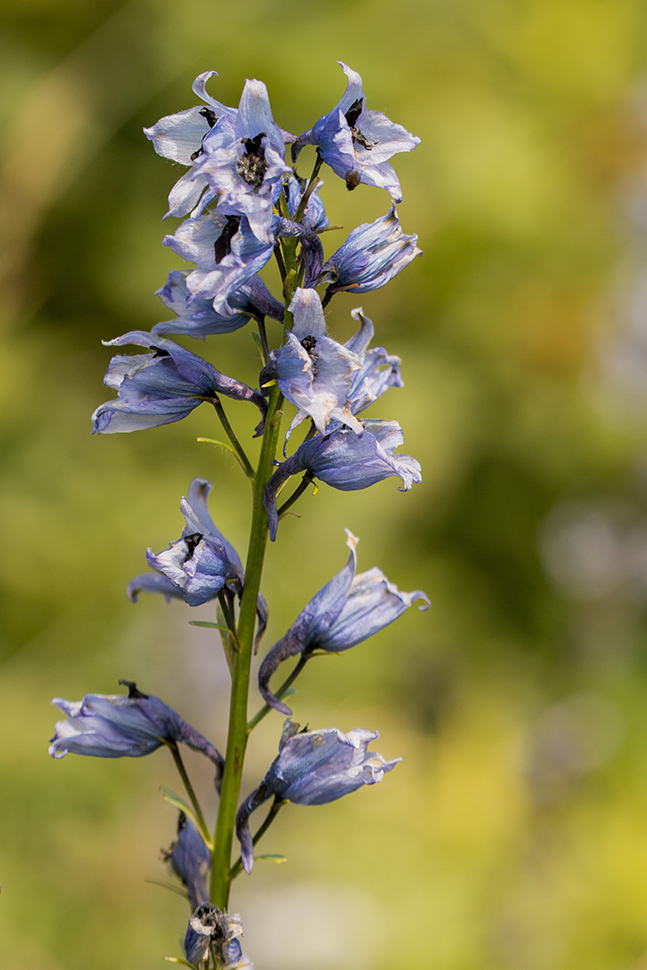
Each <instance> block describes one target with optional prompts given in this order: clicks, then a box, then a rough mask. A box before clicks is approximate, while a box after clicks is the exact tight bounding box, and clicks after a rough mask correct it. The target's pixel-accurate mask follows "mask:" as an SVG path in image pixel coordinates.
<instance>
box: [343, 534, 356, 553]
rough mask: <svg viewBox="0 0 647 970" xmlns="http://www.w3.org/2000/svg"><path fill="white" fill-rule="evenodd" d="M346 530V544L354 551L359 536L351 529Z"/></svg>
mask: <svg viewBox="0 0 647 970" xmlns="http://www.w3.org/2000/svg"><path fill="white" fill-rule="evenodd" d="M344 532H345V533H346V545H347V546H348V548H349V549H352V550H353V552H354V551H355V550H356V549H357V543H358V542H359V539H358V538H357V536H354V535H353V533H352V532H351V531H350V529H344Z"/></svg>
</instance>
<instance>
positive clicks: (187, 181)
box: [144, 71, 237, 218]
mask: <svg viewBox="0 0 647 970" xmlns="http://www.w3.org/2000/svg"><path fill="white" fill-rule="evenodd" d="M217 76H218V75H217V73H216V71H205V73H204V74H200V75H198V77H197V78H196V79H195V81H194V82H193V90H194V92H195V93H196V94H197V95H198V97H199V98H202V100H203V101H204V102H205V105H204V106H202V107H199V106H196V107H194V108H188V109H187V110H186V111H179V112H177V113H176V114H173V115H167V116H166V117H164V118H161V119H160V120H159V121H158V122H157V123H156V124H155V125H153V126H152V127H151V128H144V134H145V135H146V137H147V138H149V139H150V140H151V141H152V142H153V147H154V148H155V151H156V152H157V154H158V155H162V156H163V157H164V158H171V159H172V160H173V161H174V162H179V163H180V164H181V165H190V166H192V165H193V162H194V161H195V159H196V158H198V157H199V156H200V155H201V154H202V142H203V141H204V138H205V136H206V135H207V134H208V133H209V131H211V129H212V128H213V126H214V125H215V124H216V122H217V121H218V119H219V118H221V117H222V116H223V115H228V116H230V117H233V118H235V117H236V114H237V111H236V109H235V108H230V107H228V106H227V105H224V104H222V103H221V102H220V101H216V100H215V98H212V97H211V95H210V94H207V90H206V87H205V85H206V82H207V81H208V80H209V78H210V77H217ZM206 188H207V180H206V178H204V176H202V177H198V178H196V177H195V175H194V173H193V172H192V171H189V172H187V173H186V174H185V175H183V176H182V178H180V179H179V180H178V181H177V182H176V183H175V185H174V186H173V188H172V189H171V194H170V195H169V211H168V212H167V214H166V216H165V218H168V216H184V215H186V214H187V212H190V211H191V209H193V208H194V207H195V206H197V205H198V203H199V202H200V200H201V198H202V207H203V206H204V205H206V204H208V202H210V201H212V200H213V198H214V196H213V193H209V194H208V197H207V196H206V195H204V196H203V193H205V190H206Z"/></svg>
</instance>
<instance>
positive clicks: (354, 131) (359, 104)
mask: <svg viewBox="0 0 647 970" xmlns="http://www.w3.org/2000/svg"><path fill="white" fill-rule="evenodd" d="M363 110H364V98H359V99H358V100H357V101H355V102H354V103H353V104H351V106H350V108H349V109H348V111H347V112H346V114H345V115H344V117H345V118H346V121H347V122H348V127H349V128H350V133H351V135H352V136H353V142H354V143H355V144H356V145H361V146H362V148H365V149H366V151H367V152H370V150H371V148H375V146H376V145H377V142H376V141H369V140H368V138H367V137H366V135H364V134H362V132H361V131H360V130H359V128H357V127H356V123H357V120H358V118H359V116H360V115H361V113H362V111H363ZM348 188H349V189H350V188H355V186H354V185H353V186H351V185H349V186H348Z"/></svg>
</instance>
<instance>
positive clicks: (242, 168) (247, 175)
mask: <svg viewBox="0 0 647 970" xmlns="http://www.w3.org/2000/svg"><path fill="white" fill-rule="evenodd" d="M262 138H265V132H264V131H262V132H261V133H260V135H256V137H255V138H241V142H242V144H243V145H244V146H245V154H244V155H241V156H240V158H239V159H238V164H237V166H236V168H237V169H238V174H239V175H240V177H241V178H243V179H244V180H245V181H246V182H247V184H248V185H253V186H254V188H255V189H257V188H259V187H260V186H261V185H262V184H263V179H264V178H265V173H266V172H267V170H268V168H269V167H270V163H269V162H268V161H267V159H266V158H265V149H264V148H263V147H262V145H261V139H262Z"/></svg>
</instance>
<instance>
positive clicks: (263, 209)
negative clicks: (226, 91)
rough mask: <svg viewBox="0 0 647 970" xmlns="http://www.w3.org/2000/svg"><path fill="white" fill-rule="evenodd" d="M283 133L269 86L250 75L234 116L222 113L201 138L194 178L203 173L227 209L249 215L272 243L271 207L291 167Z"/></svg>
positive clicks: (262, 237)
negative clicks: (199, 153)
mask: <svg viewBox="0 0 647 970" xmlns="http://www.w3.org/2000/svg"><path fill="white" fill-rule="evenodd" d="M284 152H285V141H284V134H283V132H282V131H281V129H280V128H278V127H277V125H276V123H275V122H274V119H273V118H272V109H271V108H270V102H269V97H268V94H267V88H266V87H265V85H264V84H263V83H262V81H256V80H248V81H246V82H245V87H244V89H243V93H242V96H241V99H240V104H239V106H238V113H237V115H236V116H235V118H234V117H233V116H231V115H223V116H222V117H221V118H220V119H219V120H218V121H217V122H216V124H215V125H214V127H213V128H212V129H211V131H210V132H208V133H207V135H206V137H205V139H204V141H203V142H202V154H201V155H200V156H199V157H198V158H197V159H196V160H195V163H194V178H205V179H206V181H207V183H208V185H209V188H210V190H211V192H212V193H213V195H214V197H216V198H217V200H218V209H219V211H221V212H222V213H224V214H225V215H238V216H247V218H248V219H249V224H250V227H251V229H252V232H253V233H254V235H255V236H256V237H257V238H258V239H259V241H261V242H263V243H265V244H266V245H273V244H274V239H273V236H272V210H273V206H274V203H275V202H276V201H277V199H278V197H279V195H280V193H281V191H282V188H281V179H282V177H283V176H284V175H288V174H289V173H290V169H289V168H288V166H287V165H286V164H285V162H284V160H283V155H284Z"/></svg>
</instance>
